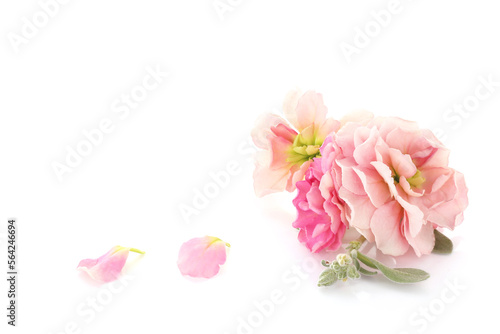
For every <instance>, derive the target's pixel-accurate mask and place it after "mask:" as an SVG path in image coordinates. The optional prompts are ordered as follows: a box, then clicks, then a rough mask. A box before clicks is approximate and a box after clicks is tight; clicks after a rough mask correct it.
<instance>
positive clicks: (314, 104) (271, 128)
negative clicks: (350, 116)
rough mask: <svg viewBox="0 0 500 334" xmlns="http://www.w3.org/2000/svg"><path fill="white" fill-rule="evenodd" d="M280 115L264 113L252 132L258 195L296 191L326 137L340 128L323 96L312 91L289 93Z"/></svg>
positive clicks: (255, 180) (255, 182) (255, 185)
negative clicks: (283, 114)
mask: <svg viewBox="0 0 500 334" xmlns="http://www.w3.org/2000/svg"><path fill="white" fill-rule="evenodd" d="M283 111H284V113H285V117H286V119H287V120H288V122H287V121H286V120H285V119H283V118H281V117H280V116H277V115H273V114H266V115H264V116H262V117H261V118H260V119H259V120H258V121H257V124H256V127H255V128H254V130H253V131H252V138H253V141H254V143H255V145H256V146H257V147H259V148H261V149H263V150H264V151H260V152H258V153H257V159H256V168H255V172H254V188H255V193H256V194H257V196H264V195H267V194H270V193H273V192H279V191H283V190H287V191H289V192H292V191H294V190H295V184H296V183H297V182H298V181H301V180H303V179H304V175H305V173H306V171H307V169H308V168H309V165H310V164H311V161H312V159H313V158H315V157H318V156H319V155H320V147H321V145H322V144H323V141H324V140H325V138H326V137H327V136H328V135H329V134H330V133H332V132H334V131H336V130H338V128H339V127H340V122H339V121H336V120H333V119H331V118H328V119H327V118H326V114H327V108H326V106H325V105H324V103H323V97H322V95H321V94H318V93H316V92H313V91H307V92H306V93H304V94H303V95H300V93H299V92H297V91H294V92H291V93H289V94H288V95H287V97H286V98H285V102H284V104H283Z"/></svg>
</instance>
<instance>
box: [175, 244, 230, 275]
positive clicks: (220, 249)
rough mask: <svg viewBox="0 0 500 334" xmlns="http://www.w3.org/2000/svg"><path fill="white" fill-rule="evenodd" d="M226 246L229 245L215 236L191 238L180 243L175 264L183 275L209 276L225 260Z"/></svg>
mask: <svg viewBox="0 0 500 334" xmlns="http://www.w3.org/2000/svg"><path fill="white" fill-rule="evenodd" d="M226 246H227V247H230V245H229V244H228V243H225V242H224V241H222V240H221V239H219V238H216V237H210V236H205V237H202V238H194V239H191V240H189V241H187V242H185V243H184V244H182V246H181V248H180V250H179V258H178V260H177V266H178V267H179V270H180V271H181V273H182V274H183V275H187V276H191V277H203V278H211V277H213V276H215V275H217V273H218V272H219V269H220V266H221V265H223V264H224V263H225V262H226Z"/></svg>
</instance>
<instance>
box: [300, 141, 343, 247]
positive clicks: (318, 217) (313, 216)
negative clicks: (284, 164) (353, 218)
mask: <svg viewBox="0 0 500 334" xmlns="http://www.w3.org/2000/svg"><path fill="white" fill-rule="evenodd" d="M327 140H328V139H327ZM325 144H326V142H325ZM322 154H323V151H322ZM323 160H324V158H314V161H313V162H312V163H311V166H310V167H309V169H308V170H307V172H306V177H305V180H304V181H299V182H297V189H298V194H297V197H296V198H295V199H294V200H293V204H294V205H295V207H296V208H297V212H298V215H297V219H296V220H295V222H294V223H293V227H295V228H298V229H300V231H299V236H298V238H299V241H300V242H301V243H303V244H304V245H305V246H306V247H307V248H308V249H309V250H310V251H311V252H313V253H317V252H320V251H322V250H329V251H335V250H337V249H338V248H339V247H340V245H341V242H342V237H343V236H344V233H345V230H346V227H347V223H346V221H345V219H344V220H343V219H342V215H341V210H342V209H343V205H342V204H341V202H340V201H337V202H336V201H335V200H333V197H335V198H337V195H336V191H335V189H334V188H332V189H331V191H332V192H331V193H330V192H329V193H328V194H327V196H323V195H322V190H321V187H322V186H324V183H325V182H324V181H323V178H325V175H324V174H323V170H322V162H323ZM327 177H328V176H327ZM344 217H345V215H344Z"/></svg>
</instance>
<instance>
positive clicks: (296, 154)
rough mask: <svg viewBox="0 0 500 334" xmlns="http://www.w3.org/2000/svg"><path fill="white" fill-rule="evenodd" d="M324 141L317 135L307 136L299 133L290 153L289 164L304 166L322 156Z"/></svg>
mask: <svg viewBox="0 0 500 334" xmlns="http://www.w3.org/2000/svg"><path fill="white" fill-rule="evenodd" d="M323 140H324V139H320V138H318V137H316V135H312V136H306V137H304V135H303V134H302V133H299V134H298V135H297V136H296V137H295V140H294V141H293V144H292V147H291V148H290V150H289V151H288V158H287V159H286V161H287V162H291V163H293V164H299V165H302V164H303V163H304V162H306V161H309V160H311V159H313V158H317V157H320V156H321V152H320V151H319V149H320V147H321V145H322V144H323Z"/></svg>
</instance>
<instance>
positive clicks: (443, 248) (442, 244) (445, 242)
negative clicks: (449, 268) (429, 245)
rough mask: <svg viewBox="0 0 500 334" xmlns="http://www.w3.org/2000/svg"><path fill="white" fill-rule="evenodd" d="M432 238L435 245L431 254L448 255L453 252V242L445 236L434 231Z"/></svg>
mask: <svg viewBox="0 0 500 334" xmlns="http://www.w3.org/2000/svg"><path fill="white" fill-rule="evenodd" d="M434 236H435V237H436V243H435V244H434V249H433V250H432V252H433V253H436V254H450V253H451V252H452V251H453V242H451V240H450V239H448V237H447V236H446V235H444V234H443V233H441V232H439V231H438V230H434Z"/></svg>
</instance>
